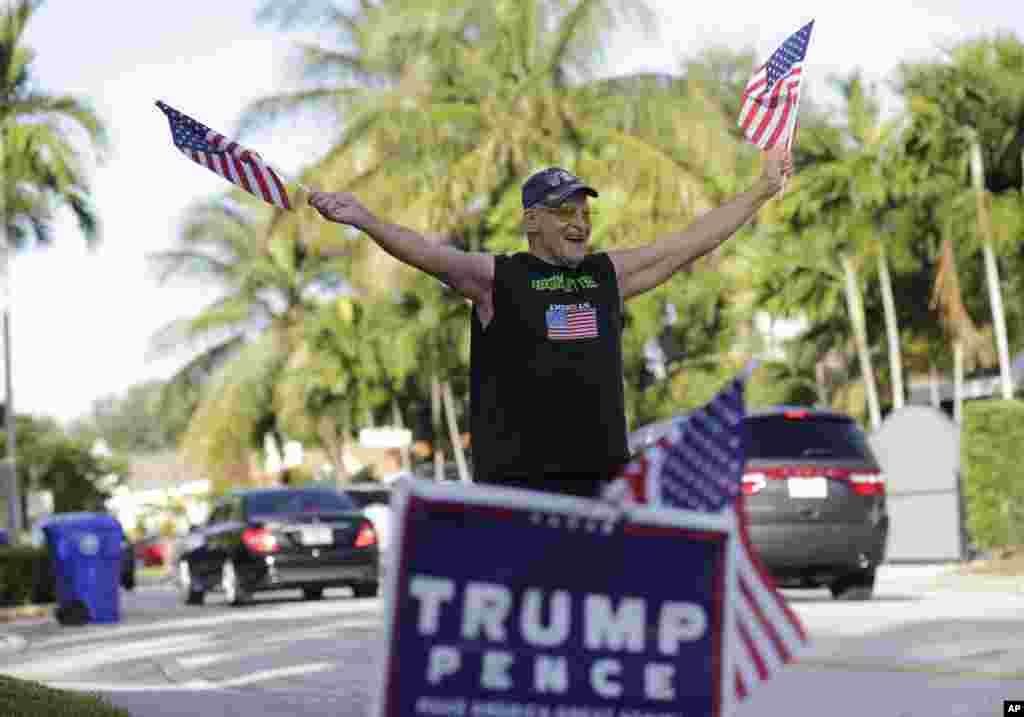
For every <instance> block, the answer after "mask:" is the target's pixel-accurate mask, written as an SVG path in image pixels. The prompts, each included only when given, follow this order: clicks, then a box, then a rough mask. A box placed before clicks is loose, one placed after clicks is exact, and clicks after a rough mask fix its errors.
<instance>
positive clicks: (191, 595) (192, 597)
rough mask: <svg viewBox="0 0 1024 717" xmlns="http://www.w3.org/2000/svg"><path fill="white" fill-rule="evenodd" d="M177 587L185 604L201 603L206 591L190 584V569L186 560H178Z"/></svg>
mask: <svg viewBox="0 0 1024 717" xmlns="http://www.w3.org/2000/svg"><path fill="white" fill-rule="evenodd" d="M178 589H179V590H180V591H181V597H182V598H183V599H184V600H185V604H186V605H202V604H203V598H205V597H206V593H205V592H203V591H202V590H196V589H195V588H194V586H193V585H192V569H191V568H190V567H189V564H188V561H187V560H180V561H178Z"/></svg>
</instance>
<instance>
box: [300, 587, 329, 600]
mask: <svg viewBox="0 0 1024 717" xmlns="http://www.w3.org/2000/svg"><path fill="white" fill-rule="evenodd" d="M302 597H303V598H304V599H306V600H322V599H323V597H324V589H323V588H302Z"/></svg>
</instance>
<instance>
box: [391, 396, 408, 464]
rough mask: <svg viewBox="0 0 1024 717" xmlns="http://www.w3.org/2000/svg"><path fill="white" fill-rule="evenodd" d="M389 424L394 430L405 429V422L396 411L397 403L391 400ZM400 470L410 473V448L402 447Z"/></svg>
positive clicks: (399, 412) (398, 411)
mask: <svg viewBox="0 0 1024 717" xmlns="http://www.w3.org/2000/svg"><path fill="white" fill-rule="evenodd" d="M391 422H392V423H393V424H394V426H395V428H405V421H404V420H403V419H402V412H401V411H400V410H398V401H397V400H395V399H391ZM401 451H402V470H403V471H405V472H406V473H408V472H410V471H412V455H411V453H412V451H411V446H402V448H401Z"/></svg>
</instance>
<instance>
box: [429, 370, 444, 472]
mask: <svg viewBox="0 0 1024 717" xmlns="http://www.w3.org/2000/svg"><path fill="white" fill-rule="evenodd" d="M430 418H431V421H430V424H431V427H432V429H433V432H434V434H433V436H432V440H431V443H432V444H433V446H434V480H436V481H443V480H444V449H443V448H441V382H440V381H439V380H438V379H437V377H436V376H435V377H434V378H432V379H430Z"/></svg>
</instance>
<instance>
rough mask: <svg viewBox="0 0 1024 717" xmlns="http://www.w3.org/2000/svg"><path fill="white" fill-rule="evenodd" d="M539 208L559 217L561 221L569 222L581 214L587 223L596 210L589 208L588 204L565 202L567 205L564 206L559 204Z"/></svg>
mask: <svg viewBox="0 0 1024 717" xmlns="http://www.w3.org/2000/svg"><path fill="white" fill-rule="evenodd" d="M540 208H541V209H543V210H544V211H546V212H550V213H551V214H554V215H555V216H556V217H558V219H560V220H561V221H563V222H570V221H572V220H573V219H575V218H576V217H577V216H578V215H582V216H583V221H585V222H586V223H587V224H589V223H590V219H591V217H592V216H593V215H594V214H596V212H595V211H594V210H593V209H591V208H590V207H589V206H585V207H577V206H576V205H574V204H567V205H564V206H561V207H543V206H542V207H540Z"/></svg>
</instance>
